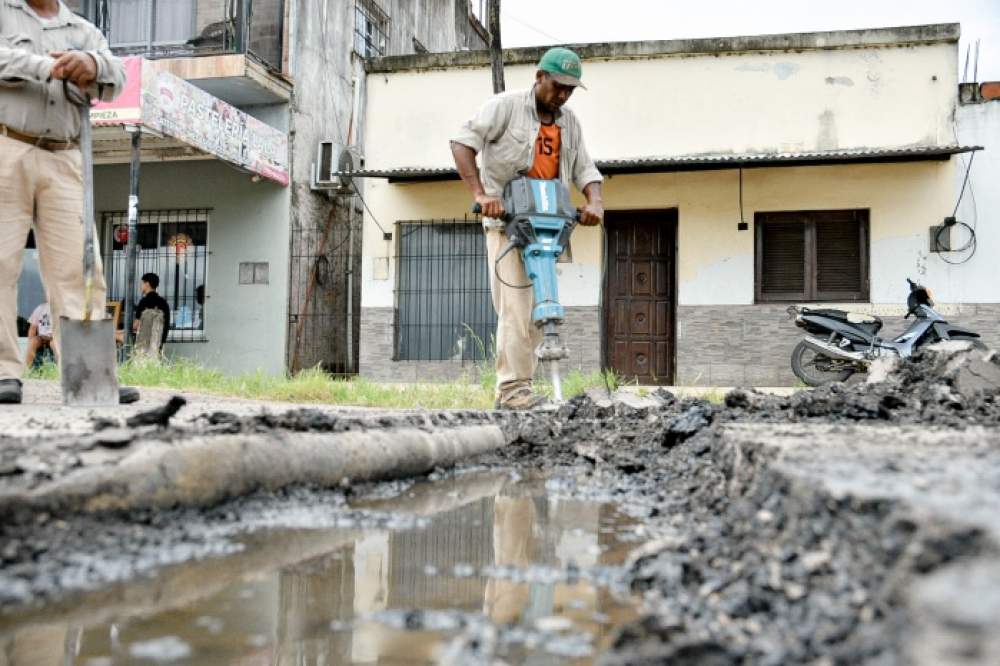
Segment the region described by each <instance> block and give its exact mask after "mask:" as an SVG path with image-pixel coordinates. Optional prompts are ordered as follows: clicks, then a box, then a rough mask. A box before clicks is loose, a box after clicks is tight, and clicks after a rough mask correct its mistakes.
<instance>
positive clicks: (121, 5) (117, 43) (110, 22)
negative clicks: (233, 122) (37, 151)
mask: <svg viewBox="0 0 1000 666" xmlns="http://www.w3.org/2000/svg"><path fill="white" fill-rule="evenodd" d="M68 4H69V6H70V8H71V9H73V10H75V11H77V12H79V13H81V14H83V15H85V16H88V17H89V18H90V19H91V20H93V22H94V23H95V24H96V25H97V26H98V27H99V28H101V30H102V31H103V32H104V34H105V35H106V36H107V38H108V42H109V43H110V44H111V49H112V51H114V52H115V53H116V54H117V55H120V56H142V57H143V58H146V59H148V60H155V61H157V69H159V70H160V71H166V72H170V73H171V74H174V75H176V76H179V77H181V78H184V79H187V80H188V81H190V82H191V83H192V84H194V85H195V86H198V87H199V88H201V89H203V90H205V91H206V92H209V93H211V94H212V95H214V96H215V97H218V98H219V99H222V100H224V101H226V102H229V103H230V104H233V105H235V106H249V105H257V104H280V103H283V102H287V101H288V100H289V99H290V97H291V91H292V81H291V79H290V78H289V76H288V75H287V72H288V68H287V47H286V39H285V33H286V26H287V1H286V0H71V1H70V2H68Z"/></svg>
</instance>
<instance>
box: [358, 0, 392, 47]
mask: <svg viewBox="0 0 1000 666" xmlns="http://www.w3.org/2000/svg"><path fill="white" fill-rule="evenodd" d="M366 26H371V27H372V28H373V29H374V37H375V41H374V42H373V41H372V39H371V38H370V37H369V36H368V35H367V34H365V33H366V30H365V28H366ZM359 40H360V43H361V44H363V45H364V49H363V51H364V52H362V51H359V50H358V44H359ZM353 49H354V53H356V54H357V55H359V56H360V57H362V58H365V59H368V58H380V57H382V56H384V55H387V53H388V51H389V14H388V13H386V11H385V10H384V9H382V7H380V6H379V4H378V3H377V2H375V0H354V45H353Z"/></svg>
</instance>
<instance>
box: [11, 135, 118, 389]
mask: <svg viewBox="0 0 1000 666" xmlns="http://www.w3.org/2000/svg"><path fill="white" fill-rule="evenodd" d="M80 160H81V158H80V151H78V150H59V151H53V152H49V151H47V150H42V149H41V148H35V147H34V146H32V145H29V144H27V143H22V142H20V141H15V140H14V139H10V138H7V137H5V136H2V135H0V379H14V378H17V377H20V376H21V372H22V370H23V367H24V366H23V365H22V363H21V359H20V358H19V357H18V350H17V278H18V276H19V275H20V274H21V256H22V253H23V251H24V244H25V242H26V241H27V239H28V231H29V230H30V229H31V225H32V223H34V226H35V243H36V245H37V247H38V255H39V263H40V265H41V269H42V282H43V283H44V285H45V291H46V294H47V295H48V299H49V307H50V308H51V310H52V323H53V334H54V343H55V344H56V346H57V347H58V344H59V317H61V316H66V317H70V318H72V319H81V318H82V317H83V314H84V312H83V309H84V303H83V300H84V284H83V226H82V210H83V176H82V174H81V171H80ZM96 259H97V264H96V267H95V271H96V273H95V275H94V294H93V304H94V307H93V310H92V315H91V316H93V317H94V318H97V319H103V318H104V301H105V295H106V291H107V290H106V288H105V285H104V270H103V269H102V268H101V257H100V255H99V254H98V256H97V258H96ZM35 305H37V303H34V304H32V307H34V306H35Z"/></svg>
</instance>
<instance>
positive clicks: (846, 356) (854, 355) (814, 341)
mask: <svg viewBox="0 0 1000 666" xmlns="http://www.w3.org/2000/svg"><path fill="white" fill-rule="evenodd" d="M803 342H805V343H806V346H807V347H809V348H810V349H812V350H813V351H815V352H818V353H820V354H825V355H827V356H830V357H833V358H837V359H840V360H843V361H853V362H854V363H861V364H864V365H868V363H869V359H868V358H867V357H866V356H865V355H864V354H862V353H861V352H851V351H847V350H846V349H841V348H840V347H837V346H836V345H831V344H829V343H826V342H823V341H822V340H819V339H818V338H814V337H812V336H806V337H805V338H803Z"/></svg>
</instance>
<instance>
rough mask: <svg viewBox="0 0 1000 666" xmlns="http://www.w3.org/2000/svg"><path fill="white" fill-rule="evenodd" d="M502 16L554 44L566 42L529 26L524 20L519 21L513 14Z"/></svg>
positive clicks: (507, 13)
mask: <svg viewBox="0 0 1000 666" xmlns="http://www.w3.org/2000/svg"><path fill="white" fill-rule="evenodd" d="M504 16H506V17H507V18H509V19H510V20H511V21H514V23H520V24H521V25H523V26H524V27H525V28H527V29H528V30H532V31H534V32H537V33H538V34H539V35H542V36H543V37H548V38H549V39H551V40H552V41H553V42H555V43H556V44H565V43H566V40H564V39H560V38H559V37H556V36H555V35H552V34H549V33H547V32H545V31H544V30H542V29H541V28H536V27H535V26H533V25H531V24H530V23H528V22H527V21H525V20H524V19H520V18H518V17H516V16H514V15H513V14H511V13H510V12H504Z"/></svg>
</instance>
